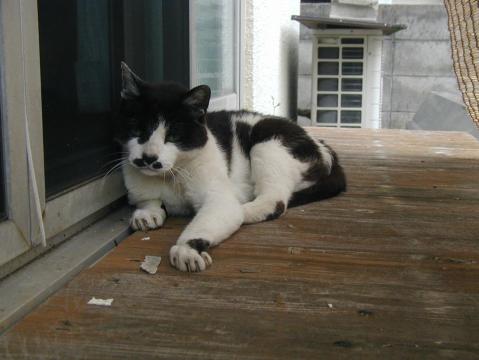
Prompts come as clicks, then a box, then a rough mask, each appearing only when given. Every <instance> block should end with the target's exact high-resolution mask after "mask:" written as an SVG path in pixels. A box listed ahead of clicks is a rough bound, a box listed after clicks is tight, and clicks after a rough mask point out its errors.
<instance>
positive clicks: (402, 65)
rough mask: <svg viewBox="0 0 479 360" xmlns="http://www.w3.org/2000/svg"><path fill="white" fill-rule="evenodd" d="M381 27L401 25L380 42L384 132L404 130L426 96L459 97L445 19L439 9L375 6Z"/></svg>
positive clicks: (443, 11)
mask: <svg viewBox="0 0 479 360" xmlns="http://www.w3.org/2000/svg"><path fill="white" fill-rule="evenodd" d="M379 17H380V19H381V21H384V22H388V23H397V24H406V25H407V26H408V28H407V29H406V30H403V31H399V32H397V33H396V34H394V35H392V36H391V37H389V38H385V40H384V42H383V54H384V55H383V99H382V102H383V105H382V124H383V127H385V128H400V129H402V128H405V127H406V124H407V123H408V122H409V121H411V120H412V119H413V118H414V115H415V114H416V112H417V111H418V109H419V108H420V106H421V104H422V103H423V102H424V101H425V100H426V98H427V97H428V96H429V95H430V94H431V92H432V91H437V92H444V91H446V92H451V93H453V94H456V95H459V96H460V93H459V89H458V85H457V80H456V76H455V74H454V71H453V67H452V56H451V43H450V39H449V31H448V27H447V13H446V9H445V7H444V5H443V4H440V5H393V6H381V7H380V9H379Z"/></svg>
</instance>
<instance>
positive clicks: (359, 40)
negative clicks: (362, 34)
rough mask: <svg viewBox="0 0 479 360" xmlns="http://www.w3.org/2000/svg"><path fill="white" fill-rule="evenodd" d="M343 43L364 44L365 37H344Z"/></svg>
mask: <svg viewBox="0 0 479 360" xmlns="http://www.w3.org/2000/svg"><path fill="white" fill-rule="evenodd" d="M341 44H364V39H363V38H343V39H341Z"/></svg>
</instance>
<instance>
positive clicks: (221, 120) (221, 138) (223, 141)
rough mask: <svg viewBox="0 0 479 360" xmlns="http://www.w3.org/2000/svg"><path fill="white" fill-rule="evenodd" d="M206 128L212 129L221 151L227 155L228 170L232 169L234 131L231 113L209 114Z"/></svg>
mask: <svg viewBox="0 0 479 360" xmlns="http://www.w3.org/2000/svg"><path fill="white" fill-rule="evenodd" d="M206 126H207V127H208V129H210V131H211V133H212V134H213V136H214V137H215V138H216V141H217V142H218V144H219V145H220V147H221V149H222V150H223V151H224V153H225V154H226V160H227V162H228V169H230V167H231V153H232V151H233V129H232V126H231V112H229V111H218V112H212V113H208V115H207V116H206Z"/></svg>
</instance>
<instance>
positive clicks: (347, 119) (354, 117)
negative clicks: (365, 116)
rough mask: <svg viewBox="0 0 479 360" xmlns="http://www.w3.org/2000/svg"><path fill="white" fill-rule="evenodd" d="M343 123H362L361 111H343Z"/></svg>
mask: <svg viewBox="0 0 479 360" xmlns="http://www.w3.org/2000/svg"><path fill="white" fill-rule="evenodd" d="M341 123H346V124H360V123H361V111H349V110H343V111H341Z"/></svg>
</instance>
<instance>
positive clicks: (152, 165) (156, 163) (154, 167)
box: [151, 161, 163, 169]
mask: <svg viewBox="0 0 479 360" xmlns="http://www.w3.org/2000/svg"><path fill="white" fill-rule="evenodd" d="M151 167H152V168H153V169H161V168H162V167H163V165H161V163H160V162H159V161H155V162H154V163H153V164H151Z"/></svg>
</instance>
